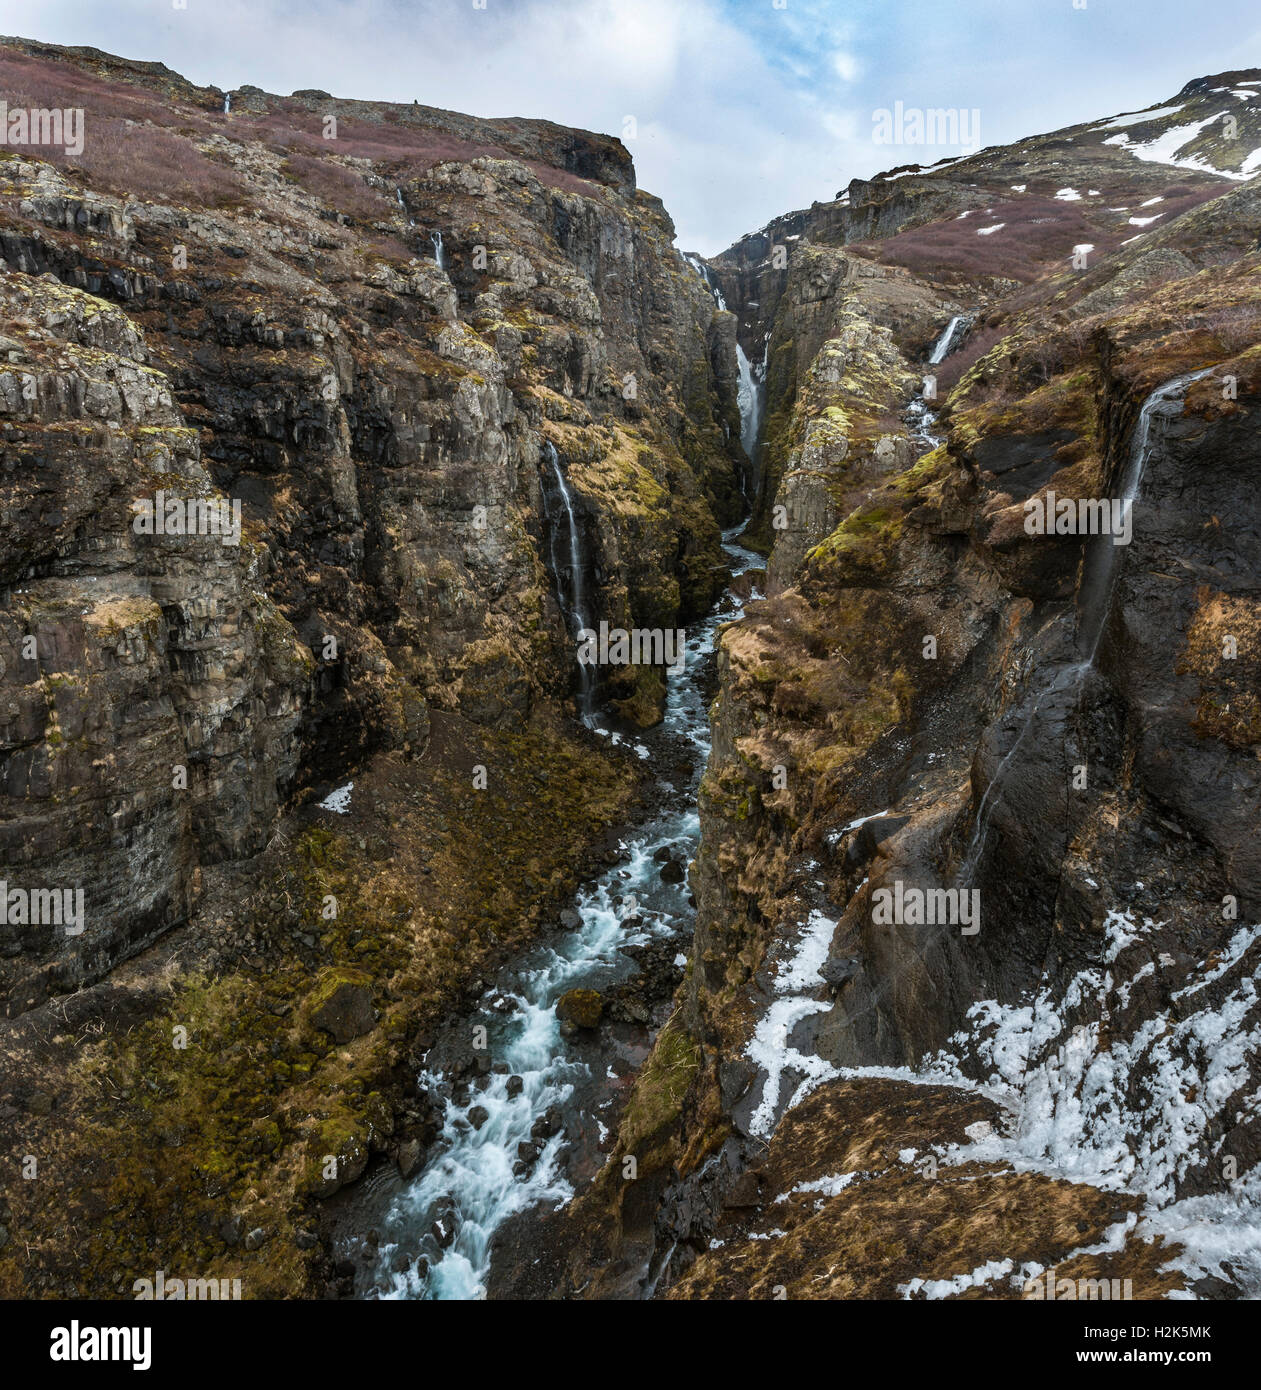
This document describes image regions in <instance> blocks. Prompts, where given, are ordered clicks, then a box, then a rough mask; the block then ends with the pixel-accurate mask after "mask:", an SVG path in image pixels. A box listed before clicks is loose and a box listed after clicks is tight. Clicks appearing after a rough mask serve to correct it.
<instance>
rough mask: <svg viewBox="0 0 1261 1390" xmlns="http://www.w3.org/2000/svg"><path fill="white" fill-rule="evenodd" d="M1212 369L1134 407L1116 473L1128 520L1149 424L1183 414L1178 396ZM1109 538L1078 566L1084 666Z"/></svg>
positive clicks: (1102, 613)
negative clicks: (1121, 467) (1129, 434)
mask: <svg viewBox="0 0 1261 1390" xmlns="http://www.w3.org/2000/svg"><path fill="white" fill-rule="evenodd" d="M1211 371H1212V368H1211V367H1206V368H1204V370H1203V371H1199V372H1187V373H1185V374H1184V375H1182V376H1175V377H1172V378H1170V380H1168V381H1166V382H1165V383H1164V385H1163V386H1157V387H1156V389H1155V390H1154V391H1153V392H1152V393H1151V395H1149V396H1148V397H1147V399H1146V400H1145V401H1144V402H1143V404H1142V405H1141V406H1140V407H1139V412H1138V420H1137V422H1136V423H1135V425H1134V435H1133V438H1132V439H1131V441H1130V454H1129V459H1128V460H1127V462H1126V466H1125V472H1124V473H1123V474H1122V475H1121V478H1120V483H1121V507H1122V510H1123V512H1124V515H1125V518H1126V522H1127V524H1128V522H1129V518H1130V515H1131V513H1132V512H1133V509H1134V503H1135V502H1136V501H1137V500H1138V494H1139V489H1140V488H1141V487H1142V485H1143V474H1144V472H1145V471H1146V469H1147V460H1148V459H1149V458H1150V457H1151V451H1152V427H1153V423H1154V422H1155V421H1156V420H1157V419H1164V418H1172V417H1174V416H1177V415H1180V414H1181V413H1182V398H1183V396H1184V395H1185V394H1186V389H1187V387H1188V386H1190V385H1191V383H1192V382H1193V381H1199V379H1200V378H1201V377H1205V376H1208V374H1209V373H1210V372H1211ZM1119 549H1120V547H1119V546H1116V545H1114V544H1113V543H1112V538H1111V537H1110V536H1095V537H1093V538H1092V544H1091V545H1090V546H1089V548H1088V550H1087V553H1086V558H1085V561H1084V563H1083V565H1082V579H1081V586H1080V588H1079V591H1078V621H1077V646H1078V649H1079V650H1080V651H1083V652H1085V653H1086V663H1085V664H1086V666H1087V667H1089V666H1093V665H1094V660H1095V655H1096V653H1097V652H1098V650H1099V643H1100V640H1101V639H1102V637H1103V631H1104V628H1105V627H1106V626H1107V621H1108V614H1109V612H1110V611H1111V608H1112V597H1113V591H1114V588H1115V571H1116V566H1117V558H1118V557H1117V551H1118V550H1119Z"/></svg>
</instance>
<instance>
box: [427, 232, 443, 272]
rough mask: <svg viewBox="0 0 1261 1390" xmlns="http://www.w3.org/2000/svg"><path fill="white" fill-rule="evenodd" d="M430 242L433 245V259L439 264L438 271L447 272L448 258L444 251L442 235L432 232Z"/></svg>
mask: <svg viewBox="0 0 1261 1390" xmlns="http://www.w3.org/2000/svg"><path fill="white" fill-rule="evenodd" d="M429 240H430V241H431V242H432V243H433V258H434V260H435V261H437V262H438V269H439V270H445V269H446V268H447V258H446V254H445V253H444V251H443V249H442V233H441V232H430V233H429Z"/></svg>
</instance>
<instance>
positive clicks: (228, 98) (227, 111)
mask: <svg viewBox="0 0 1261 1390" xmlns="http://www.w3.org/2000/svg"><path fill="white" fill-rule="evenodd" d="M223 114H224V115H225V116H229V115H231V114H232V93H231V92H225V93H224V97H223Z"/></svg>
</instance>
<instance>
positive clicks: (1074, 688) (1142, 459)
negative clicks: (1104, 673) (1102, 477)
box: [958, 368, 1212, 884]
mask: <svg viewBox="0 0 1261 1390" xmlns="http://www.w3.org/2000/svg"><path fill="white" fill-rule="evenodd" d="M1211 371H1212V368H1205V369H1204V370H1203V371H1198V372H1187V373H1185V374H1184V375H1182V376H1176V377H1173V378H1171V379H1170V380H1169V381H1166V382H1165V383H1164V384H1163V385H1161V386H1158V387H1156V389H1155V390H1154V391H1153V392H1152V393H1151V394H1150V395H1149V396H1148V397H1147V398H1146V399H1145V400H1144V401H1143V404H1142V406H1140V408H1139V413H1138V420H1137V421H1136V422H1135V425H1134V432H1133V435H1132V436H1131V439H1130V449H1129V455H1128V458H1127V460H1126V466H1125V471H1124V472H1123V473H1122V475H1121V478H1120V483H1121V498H1120V501H1121V506H1122V508H1123V510H1124V512H1125V514H1126V515H1127V517H1128V516H1129V515H1131V514H1132V511H1133V507H1134V503H1135V502H1136V501H1137V500H1138V497H1139V494H1140V492H1141V490H1142V486H1143V475H1144V474H1145V473H1146V471H1147V464H1148V462H1149V460H1150V458H1151V455H1152V450H1153V448H1154V447H1155V443H1156V439H1155V437H1154V433H1155V431H1156V424H1157V421H1162V420H1170V419H1176V418H1177V416H1179V415H1180V414H1181V413H1182V405H1183V399H1184V397H1185V394H1186V390H1187V387H1188V386H1190V385H1191V383H1192V382H1193V381H1199V380H1200V378H1201V377H1205V376H1208V375H1209V374H1210V372H1211ZM1091 539H1092V544H1091V545H1090V546H1089V548H1088V550H1087V553H1086V558H1085V560H1084V561H1083V565H1082V580H1081V584H1080V586H1079V590H1078V621H1077V650H1078V652H1079V653H1081V654H1082V659H1081V660H1079V661H1075V662H1073V663H1072V664H1071V665H1069V666H1064V667H1061V668H1060V669H1059V670H1057V671H1056V673H1055V675H1054V676H1053V677H1052V679H1051V682H1050V684H1049V685H1048V686H1047V687H1046V689H1045V690H1043V691H1042V692H1041V694H1039V695H1038V696H1037V698H1036V699H1035V700H1034V702H1033V706H1032V708H1031V709H1030V711H1029V714H1028V717H1027V718H1026V719H1025V721H1024V724H1023V725H1022V726H1021V728H1020V731H1019V732H1018V733H1017V735H1016V740H1015V742H1014V743H1013V744H1012V746H1011V748H1010V749H1009V750H1008V751H1007V753H1006V755H1005V756H1004V758H1003V759H1002V761H1001V762H1000V763H999V765H998V767H997V768H996V769H995V771H994V776H993V777H992V778H991V779H990V782H989V785H988V786H987V787H986V788H985V791H984V793H983V794H982V796H981V800H980V804H979V805H978V807H977V812H976V819H975V821H974V823H973V830H972V839H971V842H970V844H969V846H968V852H967V854H966V855H965V857H964V861H963V864H962V866H961V868H960V870H959V875H958V881H959V882H960V883H961V884H962V883H967V882H968V880H969V879H970V878H971V875H972V873H973V872H974V871H975V869H976V866H977V864H978V863H979V861H980V858H981V853H982V851H983V850H984V848H985V836H986V833H987V831H988V829H989V824H990V821H991V819H992V818H993V814H994V809H995V807H996V806H997V804H998V802H999V800H1000V799H1001V797H1002V784H1003V777H1004V775H1005V774H1006V772H1007V769H1008V767H1009V766H1010V765H1011V762H1012V760H1013V759H1014V758H1015V756H1016V753H1017V752H1018V751H1019V750H1020V748H1021V746H1022V745H1023V743H1024V741H1025V739H1026V737H1027V736H1028V733H1029V730H1030V729H1031V728H1032V727H1033V725H1034V724H1035V723H1036V722H1037V719H1038V716H1039V715H1040V714H1041V712H1042V710H1043V709H1044V708H1045V707H1046V705H1047V703H1048V702H1049V701H1051V700H1052V699H1053V698H1054V697H1056V696H1063V697H1064V698H1065V699H1066V700H1072V701H1074V702H1075V701H1076V700H1077V699H1078V697H1079V692H1080V690H1081V687H1082V685H1083V684H1084V683H1085V681H1086V678H1087V676H1088V675H1089V674H1090V672H1091V670H1092V669H1093V668H1094V664H1095V659H1096V657H1097V656H1098V654H1099V644H1100V642H1101V641H1102V639H1103V634H1104V631H1105V629H1106V627H1107V624H1108V615H1109V614H1110V613H1111V611H1112V605H1113V601H1114V599H1115V597H1116V582H1117V575H1118V556H1117V551H1118V550H1119V549H1121V547H1120V546H1117V545H1115V544H1114V543H1113V538H1112V537H1111V536H1110V535H1099V536H1094V537H1092V538H1091Z"/></svg>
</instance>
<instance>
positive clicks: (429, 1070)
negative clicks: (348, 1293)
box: [360, 531, 763, 1299]
mask: <svg viewBox="0 0 1261 1390" xmlns="http://www.w3.org/2000/svg"><path fill="white" fill-rule="evenodd" d="M738 534H739V533H738V531H733V532H729V533H728V534H727V535H726V536H725V537H724V549H725V550H726V552H727V555H728V557H729V559H730V562H731V567H732V572H733V574H741V573H743V572H745V571H746V570H749V569H753V568H757V567H760V566H761V565H762V564H763V560H762V558H761V557H760V556H758V555H755V554H753V552H751V551H749V550H745V549H744V548H743V547H741V546H740V544H739V542H738V539H737V537H738ZM746 582H747V581H746ZM740 610H741V602H740V600H739V599H738V598H736V597H735V596H734V595H733V594H732V593H731V592H730V591H728V593H727V594H726V595H725V596H724V598H723V599H722V600H721V601H720V602H719V604H718V605H717V607H716V608H715V610H714V611H713V612H712V613H711V614H710V616H709V617H708V618H706V619H705V620H704V621H703V622H700V623H698V624H697V625H695V626H694V627H693V629H692V630H691V631H690V633H689V635H688V642H687V657H686V661H685V662H684V664H683V666H682V668H681V669H678V670H671V671H669V674H668V690H667V696H666V711H665V718H664V720H663V721H662V723H661V724H660V725H659V726H657V728H655V729H653V730H650V731H648V732H646V733H643V734H641V735H637V736H636V744H635V746H636V751H637V752H638V753H639V754H640V756H641V757H643V756H645V755H647V756H648V757H649V758H651V759H653V760H654V766H656V765H657V761H656V760H659V761H660V763H661V765H662V766H663V767H664V766H666V765H672V766H674V767H676V768H678V767H686V770H687V771H686V775H685V776H683V777H677V776H676V777H673V778H672V777H669V776H668V775H663V777H662V781H661V802H660V807H659V810H658V811H657V812H656V814H655V815H653V816H652V818H651V819H650V820H648V821H647V822H645V823H644V824H643V825H642V826H641V827H640V828H639V829H638V830H636V831H635V832H634V833H633V834H630V835H628V836H627V837H626V839H625V840H624V842H623V853H622V855H621V860H620V862H619V863H618V864H617V865H616V866H614V867H612V868H610V869H609V870H608V871H607V872H605V873H604V874H602V875H601V876H600V877H599V878H598V879H597V880H596V881H595V882H593V883H591V884H590V885H588V886H587V887H585V888H583V889H582V890H581V891H580V892H579V894H578V897H577V900H576V902H575V904H574V908H575V910H576V913H577V916H578V918H579V919H580V925H579V926H577V927H575V928H573V929H571V930H569V931H566V932H563V933H561V934H559V935H558V936H556V937H555V938H553V939H552V940H551V941H549V942H547V943H546V944H543V945H540V946H538V947H536V948H534V949H533V950H531V951H529V952H528V953H526V954H525V955H524V956H523V957H522V958H519V959H518V960H517V961H515V962H514V963H513V964H512V965H511V966H509V967H508V968H507V969H505V970H504V972H503V973H502V974H501V975H500V977H499V978H498V979H497V980H496V981H495V982H494V984H493V985H492V986H491V987H490V988H489V989H488V990H487V991H486V993H485V994H484V995H483V997H482V1000H481V1004H480V1007H479V1009H478V1011H477V1013H476V1014H474V1015H472V1016H470V1017H466V1018H464V1019H462V1020H460V1021H459V1022H458V1023H456V1024H453V1025H452V1026H451V1028H450V1029H449V1030H448V1035H444V1036H443V1037H442V1038H440V1039H439V1041H438V1042H437V1043H436V1044H435V1046H434V1047H433V1048H432V1049H431V1051H430V1054H429V1056H428V1057H427V1058H426V1064H427V1065H426V1070H425V1071H424V1072H423V1073H422V1075H421V1076H420V1078H419V1086H420V1088H421V1090H422V1091H426V1092H428V1093H429V1095H430V1096H431V1097H432V1098H433V1099H435V1100H436V1101H438V1102H439V1103H440V1105H441V1107H442V1115H443V1126H442V1133H441V1135H440V1137H439V1138H438V1140H437V1141H436V1143H435V1144H434V1146H433V1148H432V1150H431V1153H430V1155H429V1157H428V1159H427V1162H426V1163H425V1166H424V1167H423V1168H422V1169H421V1170H420V1171H419V1172H418V1173H417V1174H416V1175H415V1176H414V1177H413V1178H412V1179H411V1180H410V1182H408V1183H407V1184H406V1185H404V1186H403V1187H401V1188H400V1189H399V1190H398V1191H397V1192H396V1193H395V1194H394V1195H393V1197H392V1199H391V1200H390V1202H389V1206H388V1208H387V1209H386V1210H385V1211H384V1212H383V1213H381V1214H380V1216H379V1220H378V1222H377V1224H378V1229H379V1237H380V1239H379V1244H378V1246H377V1247H376V1257H375V1261H374V1267H372V1268H371V1269H370V1270H369V1271H368V1273H367V1274H366V1276H365V1277H364V1278H363V1279H362V1280H361V1288H360V1292H361V1293H363V1294H365V1295H367V1296H376V1297H385V1298H422V1299H424V1298H427V1299H476V1298H483V1297H485V1292H486V1279H487V1275H488V1273H489V1270H490V1263H491V1242H492V1240H493V1238H494V1236H495V1234H496V1232H497V1231H499V1230H500V1228H501V1227H502V1226H503V1225H504V1223H505V1222H506V1221H508V1220H509V1219H510V1218H511V1217H513V1216H515V1215H517V1214H518V1213H520V1212H522V1211H526V1210H528V1209H529V1208H531V1207H535V1206H537V1205H539V1204H543V1203H546V1204H549V1205H550V1206H552V1207H555V1206H556V1205H558V1204H560V1203H563V1202H565V1201H567V1200H568V1199H569V1198H570V1197H571V1196H572V1195H573V1192H574V1189H575V1182H574V1179H575V1177H576V1176H587V1175H588V1173H589V1172H593V1171H594V1170H595V1169H596V1168H598V1165H599V1162H600V1161H601V1156H600V1154H599V1145H600V1142H601V1140H602V1139H603V1137H604V1135H605V1133H607V1130H606V1127H605V1125H604V1123H603V1121H602V1119H601V1113H602V1111H604V1110H606V1109H607V1108H608V1106H609V1104H610V1103H611V1102H610V1082H611V1081H612V1080H613V1079H614V1070H613V1067H612V1066H610V1065H609V1061H610V1057H609V1044H607V1043H604V1044H602V1042H601V1041H600V1040H599V1039H597V1040H596V1041H586V1040H584V1039H583V1038H581V1037H580V1036H579V1037H572V1038H567V1037H565V1036H564V1035H563V1032H562V1027H561V1022H560V1020H559V1019H558V1017H557V1013H556V1005H557V1001H558V1000H559V999H560V997H561V996H562V995H563V994H564V993H565V992H566V991H568V990H571V989H575V988H578V987H583V988H594V989H599V990H608V989H609V988H610V986H613V985H615V984H617V983H618V982H619V981H621V980H625V979H626V978H628V977H629V976H630V975H631V974H633V973H634V971H635V969H636V965H635V961H634V960H633V959H632V957H631V956H629V955H627V954H626V952H625V949H624V948H626V947H634V946H636V945H640V944H642V943H645V942H649V941H652V940H654V939H661V938H672V939H673V938H677V941H678V950H679V953H680V955H682V954H684V953H686V951H687V949H688V947H689V945H690V941H691V931H692V909H691V907H690V905H689V901H688V896H689V889H688V886H687V882H686V879H683V881H681V882H667V881H665V880H664V879H663V877H662V873H661V870H662V868H663V861H662V860H661V859H659V858H655V857H654V856H656V855H657V854H658V851H668V852H669V853H670V855H671V856H672V858H673V859H674V861H675V862H683V863H686V861H687V860H689V859H690V858H692V856H693V854H694V852H695V849H696V845H697V842H698V840H699V836H700V821H699V818H698V816H697V812H696V793H697V788H698V786H699V783H700V778H701V775H702V773H703V772H704V766H705V760H706V758H707V756H708V753H709V722H708V711H707V707H706V698H705V691H704V688H703V683H702V680H703V675H704V668H705V661H706V658H707V657H708V656H709V654H710V653H712V651H713V649H714V641H715V637H716V634H717V631H718V628H719V627H720V626H721V625H722V624H723V623H726V622H730V621H732V620H733V619H734V618H736V617H738V616H739V613H740ZM596 732H597V733H602V734H604V735H605V736H606V737H609V738H611V739H614V740H620V738H621V736H620V735H619V734H617V733H616V732H615V731H613V730H610V729H609V728H607V727H603V726H600V727H597V728H596ZM478 1027H484V1028H485V1030H486V1033H485V1041H486V1047H485V1049H484V1054H483V1055H484V1056H485V1057H486V1058H487V1059H489V1062H490V1063H492V1064H493V1069H491V1070H489V1071H486V1072H485V1073H484V1074H483V1075H481V1076H474V1077H473V1078H472V1079H471V1081H470V1080H465V1079H463V1078H464V1076H467V1071H465V1072H464V1073H463V1074H462V1075H460V1076H454V1077H453V1076H451V1075H449V1074H448V1072H447V1070H446V1068H447V1066H448V1064H449V1063H450V1062H452V1061H456V1059H458V1058H459V1056H460V1054H461V1051H463V1052H464V1055H465V1058H467V1049H468V1046H469V1044H468V1039H469V1038H470V1037H472V1036H473V1035H474V1030H475V1029H477V1028H478ZM602 1031H603V1029H602ZM641 1032H642V1030H641ZM647 1041H648V1040H647V1038H646V1037H645V1038H644V1039H643V1041H642V1042H641V1044H640V1048H639V1052H638V1055H637V1056H636V1057H635V1058H634V1060H635V1061H636V1062H637V1061H638V1060H641V1059H642V1056H643V1054H644V1051H646V1046H647ZM575 1155H577V1160H578V1161H577V1164H576V1166H577V1167H578V1168H580V1169H582V1168H585V1169H586V1170H588V1171H586V1172H582V1173H581V1174H575V1172H574V1167H575V1162H574V1159H575ZM361 1257H362V1256H361Z"/></svg>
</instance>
